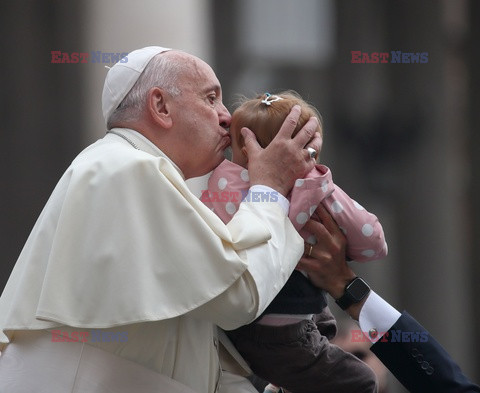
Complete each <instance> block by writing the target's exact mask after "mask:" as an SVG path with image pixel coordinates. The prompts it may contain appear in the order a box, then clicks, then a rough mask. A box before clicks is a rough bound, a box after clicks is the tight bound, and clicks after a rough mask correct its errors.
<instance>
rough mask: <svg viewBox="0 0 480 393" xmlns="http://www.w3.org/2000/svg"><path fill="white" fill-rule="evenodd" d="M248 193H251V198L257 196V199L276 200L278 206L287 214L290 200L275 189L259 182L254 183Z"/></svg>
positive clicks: (253, 198)
mask: <svg viewBox="0 0 480 393" xmlns="http://www.w3.org/2000/svg"><path fill="white" fill-rule="evenodd" d="M249 193H251V198H252V200H255V198H256V197H258V198H259V201H266V202H278V204H279V205H280V207H281V208H282V209H283V211H284V212H285V215H287V214H288V209H289V208H290V202H289V201H288V199H287V198H285V197H284V196H283V195H282V194H280V193H279V192H278V191H275V190H274V189H273V188H271V187H268V186H264V185H261V184H255V185H253V186H251V187H250V189H249ZM265 198H266V199H265Z"/></svg>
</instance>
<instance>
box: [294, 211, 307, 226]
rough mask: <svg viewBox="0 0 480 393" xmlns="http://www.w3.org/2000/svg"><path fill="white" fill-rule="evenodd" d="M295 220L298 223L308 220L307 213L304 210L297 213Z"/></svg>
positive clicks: (301, 223)
mask: <svg viewBox="0 0 480 393" xmlns="http://www.w3.org/2000/svg"><path fill="white" fill-rule="evenodd" d="M296 220H297V222H298V223H299V224H300V225H303V224H305V223H306V222H307V220H308V214H307V213H305V212H301V213H298V215H297V218H296Z"/></svg>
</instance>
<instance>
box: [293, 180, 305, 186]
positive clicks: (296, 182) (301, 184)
mask: <svg viewBox="0 0 480 393" xmlns="http://www.w3.org/2000/svg"><path fill="white" fill-rule="evenodd" d="M303 183H305V180H304V179H297V180H295V187H301V186H303Z"/></svg>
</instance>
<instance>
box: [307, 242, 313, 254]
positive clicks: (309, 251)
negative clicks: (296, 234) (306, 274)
mask: <svg viewBox="0 0 480 393" xmlns="http://www.w3.org/2000/svg"><path fill="white" fill-rule="evenodd" d="M309 246H310V249H309V250H308V254H307V257H309V256H310V255H312V250H313V246H312V245H311V244H309Z"/></svg>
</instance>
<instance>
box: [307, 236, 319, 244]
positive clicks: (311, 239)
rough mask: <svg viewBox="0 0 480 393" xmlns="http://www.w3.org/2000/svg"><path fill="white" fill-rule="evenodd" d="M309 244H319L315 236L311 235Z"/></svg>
mask: <svg viewBox="0 0 480 393" xmlns="http://www.w3.org/2000/svg"><path fill="white" fill-rule="evenodd" d="M307 243H308V244H317V238H316V237H315V236H314V235H310V236H309V237H308V238H307Z"/></svg>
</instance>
